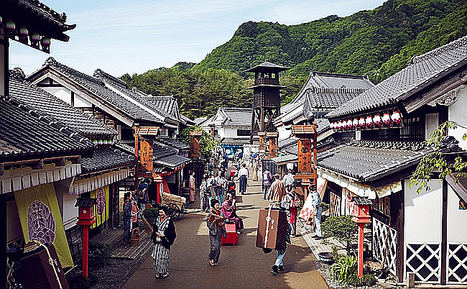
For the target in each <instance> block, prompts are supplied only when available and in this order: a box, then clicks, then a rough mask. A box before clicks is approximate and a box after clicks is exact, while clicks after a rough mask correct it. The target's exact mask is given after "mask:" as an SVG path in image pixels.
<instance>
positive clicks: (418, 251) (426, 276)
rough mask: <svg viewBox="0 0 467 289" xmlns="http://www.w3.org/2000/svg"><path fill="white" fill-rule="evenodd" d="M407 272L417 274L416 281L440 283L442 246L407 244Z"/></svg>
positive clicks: (436, 244)
mask: <svg viewBox="0 0 467 289" xmlns="http://www.w3.org/2000/svg"><path fill="white" fill-rule="evenodd" d="M405 256H406V261H405V265H406V272H407V273H414V274H415V281H418V282H423V283H439V282H440V272H441V246H440V244H439V243H435V244H426V243H424V244H407V245H406V251H405Z"/></svg>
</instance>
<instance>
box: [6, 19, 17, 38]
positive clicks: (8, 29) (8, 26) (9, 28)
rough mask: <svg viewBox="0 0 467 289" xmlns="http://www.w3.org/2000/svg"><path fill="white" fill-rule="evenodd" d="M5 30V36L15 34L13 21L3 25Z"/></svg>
mask: <svg viewBox="0 0 467 289" xmlns="http://www.w3.org/2000/svg"><path fill="white" fill-rule="evenodd" d="M5 29H6V33H7V34H12V33H13V32H15V29H16V24H15V22H13V20H11V19H9V20H8V21H7V23H6V24H5Z"/></svg>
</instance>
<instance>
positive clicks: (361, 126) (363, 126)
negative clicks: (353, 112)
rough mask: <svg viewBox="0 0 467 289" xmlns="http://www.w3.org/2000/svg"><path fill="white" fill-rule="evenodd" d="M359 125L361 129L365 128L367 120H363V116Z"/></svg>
mask: <svg viewBox="0 0 467 289" xmlns="http://www.w3.org/2000/svg"><path fill="white" fill-rule="evenodd" d="M358 124H359V125H360V128H365V126H366V124H365V119H364V118H363V116H362V117H360V120H359V121H358Z"/></svg>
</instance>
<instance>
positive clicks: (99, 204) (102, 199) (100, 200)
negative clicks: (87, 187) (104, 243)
mask: <svg viewBox="0 0 467 289" xmlns="http://www.w3.org/2000/svg"><path fill="white" fill-rule="evenodd" d="M91 198H95V199H96V204H95V205H94V220H96V222H95V223H94V224H92V225H91V229H94V228H97V227H99V226H100V225H102V224H104V223H105V222H106V221H107V219H108V218H109V186H105V187H102V188H99V189H97V190H94V191H92V192H91Z"/></svg>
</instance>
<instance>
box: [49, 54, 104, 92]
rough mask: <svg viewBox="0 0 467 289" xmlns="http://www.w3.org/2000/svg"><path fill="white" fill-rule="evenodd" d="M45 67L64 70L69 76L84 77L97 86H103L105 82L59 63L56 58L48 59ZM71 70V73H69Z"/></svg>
mask: <svg viewBox="0 0 467 289" xmlns="http://www.w3.org/2000/svg"><path fill="white" fill-rule="evenodd" d="M43 66H51V67H55V68H58V69H62V70H65V71H64V72H65V73H67V74H76V75H77V76H79V77H83V78H85V79H87V80H89V81H92V82H94V83H97V84H101V85H103V82H102V80H100V79H97V78H95V77H93V76H91V75H88V74H86V73H84V72H81V71H79V70H76V69H74V68H72V67H70V66H68V65H65V64H63V63H61V62H58V61H57V60H56V59H55V58H53V57H52V56H51V57H49V58H47V59H46V60H45V62H44V65H43ZM67 70H69V71H67Z"/></svg>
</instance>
